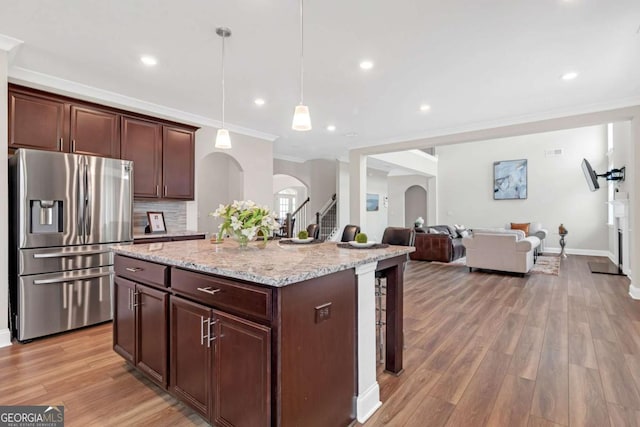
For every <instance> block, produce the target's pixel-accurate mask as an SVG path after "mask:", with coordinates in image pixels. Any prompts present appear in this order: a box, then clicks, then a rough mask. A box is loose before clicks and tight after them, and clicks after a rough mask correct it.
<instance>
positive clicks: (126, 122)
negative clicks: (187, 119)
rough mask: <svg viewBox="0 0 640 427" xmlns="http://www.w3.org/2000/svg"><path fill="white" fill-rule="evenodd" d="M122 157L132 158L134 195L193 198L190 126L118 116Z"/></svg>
mask: <svg viewBox="0 0 640 427" xmlns="http://www.w3.org/2000/svg"><path fill="white" fill-rule="evenodd" d="M121 126H122V138H121V142H122V158H123V159H126V160H133V176H134V197H137V198H144V199H161V198H164V199H179V200H193V193H194V191H193V180H194V168H193V164H194V155H195V137H194V130H193V129H192V128H183V127H178V126H168V125H162V124H161V123H157V122H153V121H148V120H141V119H138V118H135V117H127V116H123V117H122V125H121Z"/></svg>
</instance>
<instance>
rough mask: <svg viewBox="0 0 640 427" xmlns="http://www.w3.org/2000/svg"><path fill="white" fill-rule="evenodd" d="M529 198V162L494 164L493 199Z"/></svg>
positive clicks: (516, 161)
mask: <svg viewBox="0 0 640 427" xmlns="http://www.w3.org/2000/svg"><path fill="white" fill-rule="evenodd" d="M526 198H527V160H526V159H520V160H502V161H499V162H493V199H494V200H518V199H526Z"/></svg>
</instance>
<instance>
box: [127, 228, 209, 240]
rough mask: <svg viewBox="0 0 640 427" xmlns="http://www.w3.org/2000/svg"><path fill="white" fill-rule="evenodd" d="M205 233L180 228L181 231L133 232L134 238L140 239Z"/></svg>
mask: <svg viewBox="0 0 640 427" xmlns="http://www.w3.org/2000/svg"><path fill="white" fill-rule="evenodd" d="M203 234H204V235H206V234H207V233H205V232H204V231H191V230H182V231H167V232H166V233H157V234H155V233H150V234H145V233H140V234H134V235H133V238H134V240H142V239H157V238H159V237H182V236H199V235H203Z"/></svg>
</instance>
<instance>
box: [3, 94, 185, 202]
mask: <svg viewBox="0 0 640 427" xmlns="http://www.w3.org/2000/svg"><path fill="white" fill-rule="evenodd" d="M8 102H9V142H8V148H9V153H10V154H11V153H12V152H13V151H14V150H16V149H18V148H31V149H39V150H49V151H61V152H65V153H77V154H86V155H92V156H102V157H110V158H115V159H120V158H122V159H126V160H133V162H134V166H133V167H134V197H135V198H140V199H177V200H193V199H194V174H195V166H194V162H195V160H194V156H195V131H196V129H197V128H195V127H192V126H188V125H182V124H179V123H175V122H172V121H167V120H161V119H156V118H154V117H149V116H144V115H141V114H137V113H133V112H129V111H123V110H119V109H116V108H111V107H108V106H104V105H98V104H94V103H91V102H88V101H82V100H78V99H74V98H69V97H65V96H61V95H56V94H52V93H47V92H43V91H40V90H36V89H31V88H27V87H23V86H18V85H13V84H11V85H9V98H8Z"/></svg>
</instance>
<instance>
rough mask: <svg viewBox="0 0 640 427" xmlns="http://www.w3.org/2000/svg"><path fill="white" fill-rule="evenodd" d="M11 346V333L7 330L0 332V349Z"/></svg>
mask: <svg viewBox="0 0 640 427" xmlns="http://www.w3.org/2000/svg"><path fill="white" fill-rule="evenodd" d="M10 345H11V331H10V330H9V329H8V328H7V329H2V330H0V348H1V347H8V346H10Z"/></svg>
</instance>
